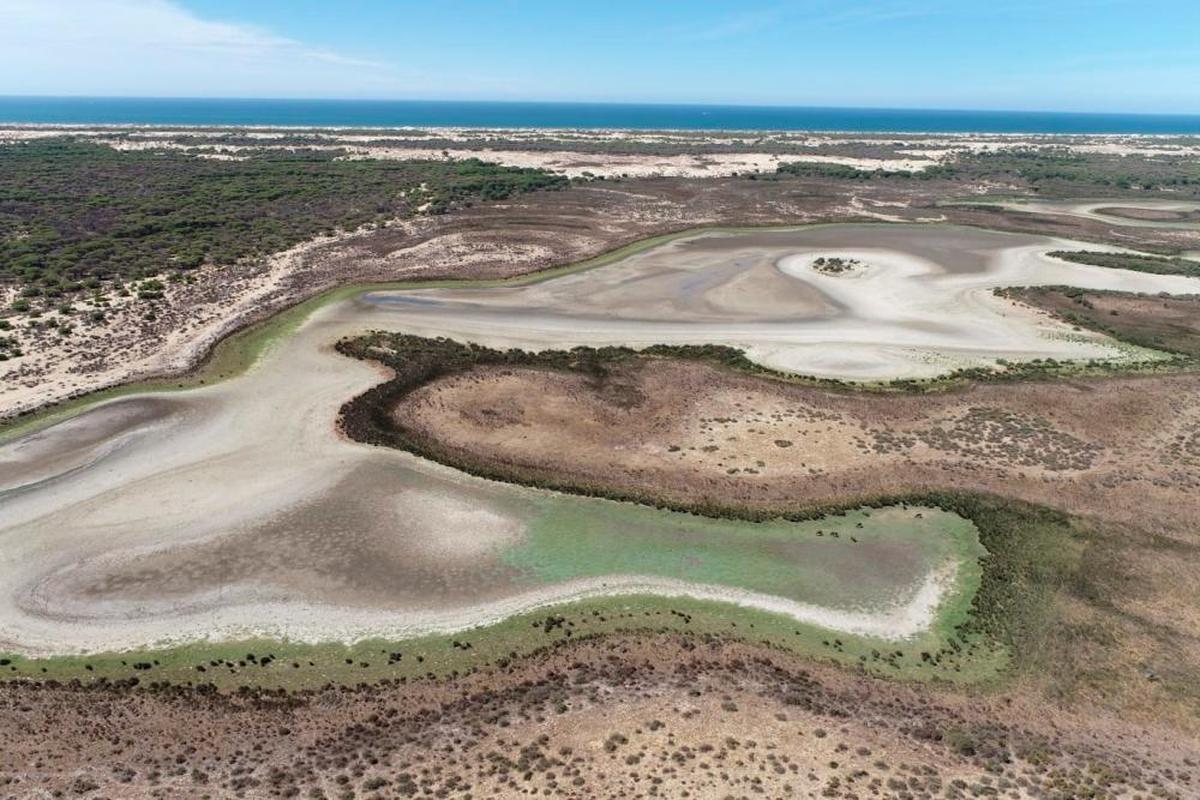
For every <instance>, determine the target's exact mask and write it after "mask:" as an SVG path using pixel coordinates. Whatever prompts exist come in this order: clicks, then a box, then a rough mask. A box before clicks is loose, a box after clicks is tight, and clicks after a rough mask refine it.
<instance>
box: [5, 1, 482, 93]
mask: <svg viewBox="0 0 1200 800" xmlns="http://www.w3.org/2000/svg"><path fill="white" fill-rule="evenodd" d="M451 81H454V82H455V83H457V84H458V85H454V84H452V83H451ZM463 82H466V83H468V84H476V86H477V89H478V90H483V91H488V90H495V89H496V88H497V87H496V85H495V82H496V79H495V78H487V79H484V80H482V81H478V82H475V81H472V78H471V76H462V75H457V76H456V75H450V74H446V73H438V74H431V73H430V72H428V71H427V70H421V69H411V68H405V67H403V66H400V65H397V64H394V63H390V62H385V61H379V60H375V59H371V58H362V57H359V56H358V55H356V54H353V53H342V52H338V51H335V50H331V49H329V48H325V47H321V46H319V45H314V44H311V43H306V42H300V41H297V40H295V39H291V38H288V37H285V36H280V35H278V34H275V33H273V32H271V31H268V30H263V29H260V28H257V27H255V26H252V25H246V24H242V23H236V22H225V21H217V20H209V19H204V18H202V17H200V16H198V15H196V14H195V13H193V12H192V11H190V10H188V9H187V8H185V7H184V6H182V5H180V4H179V3H177V2H172V0H0V94H78V95H110V96H111V95H157V96H198V95H207V96H225V97H335V96H336V97H387V96H390V97H403V96H413V97H420V96H432V95H433V94H438V93H456V92H460V91H462V88H463V87H462V84H463Z"/></svg>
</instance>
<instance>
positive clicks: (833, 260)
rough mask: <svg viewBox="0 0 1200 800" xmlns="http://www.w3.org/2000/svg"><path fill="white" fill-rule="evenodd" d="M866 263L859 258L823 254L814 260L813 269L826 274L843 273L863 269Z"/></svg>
mask: <svg viewBox="0 0 1200 800" xmlns="http://www.w3.org/2000/svg"><path fill="white" fill-rule="evenodd" d="M864 266H866V265H865V264H863V262H861V261H859V260H858V259H857V258H841V257H840V256H821V257H820V258H818V259H817V260H816V261H814V262H813V269H815V270H816V271H817V272H820V273H823V274H825V275H841V274H842V273H844V272H852V271H854V270H856V269H862V268H863V267H864Z"/></svg>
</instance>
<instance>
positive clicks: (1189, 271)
mask: <svg viewBox="0 0 1200 800" xmlns="http://www.w3.org/2000/svg"><path fill="white" fill-rule="evenodd" d="M1047 255H1050V256H1053V257H1054V258H1058V259H1062V260H1063V261H1070V262H1071V263H1073V264H1087V265H1088V266H1093V267H1108V268H1109V269H1128V270H1132V271H1134V272H1151V273H1153V274H1155V275H1183V276H1185V277H1189V278H1200V261H1190V260H1188V259H1186V258H1171V257H1168V256H1151V255H1143V254H1141V253H1102V252H1098V251H1093V250H1055V251H1053V252H1051V253H1048V254H1047Z"/></svg>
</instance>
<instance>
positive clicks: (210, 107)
mask: <svg viewBox="0 0 1200 800" xmlns="http://www.w3.org/2000/svg"><path fill="white" fill-rule="evenodd" d="M0 122H3V123H41V124H135V125H267V126H314V127H315V126H321V127H402V126H452V127H478V128H501V127H502V128H631V129H641V130H655V129H660V130H661V129H682V130H806V131H856V132H868V131H887V132H897V133H920V132H929V133H972V132H978V133H1149V134H1200V115H1170V114H1078V113H1059V112H1042V111H945V110H922V109H902V108H896V109H888V108H805V107H782V106H705V105H635V104H617V103H511V102H503V103H500V102H497V103H492V102H456V101H425V100H231V99H217V98H212V99H190V98H121V97H0Z"/></svg>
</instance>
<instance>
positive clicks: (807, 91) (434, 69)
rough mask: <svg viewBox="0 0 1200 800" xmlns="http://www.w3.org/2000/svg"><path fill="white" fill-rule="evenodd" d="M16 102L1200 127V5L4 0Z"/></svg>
mask: <svg viewBox="0 0 1200 800" xmlns="http://www.w3.org/2000/svg"><path fill="white" fill-rule="evenodd" d="M0 95H93V96H128V97H254V98H264V97H277V98H292V97H297V98H355V99H357V98H362V99H445V100H521V101H529V100H546V101H581V102H627V103H642V102H648V103H714V104H738V105H800V106H843V107H883V108H955V109H1006V110H1007V109H1019V110H1049V111H1127V112H1158V113H1179V114H1194V113H1200V2H1197V0H1140V1H1139V0H874V1H868V0H792V2H767V1H763V2H760V1H759V0H741V1H740V2H737V1H735V0H730V1H729V2H715V1H714V0H686V1H685V0H597V1H596V2H592V0H491V2H484V0H425V1H424V2H408V1H407V0H340V2H331V1H330V0H319V1H318V0H252V1H251V0H0Z"/></svg>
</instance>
